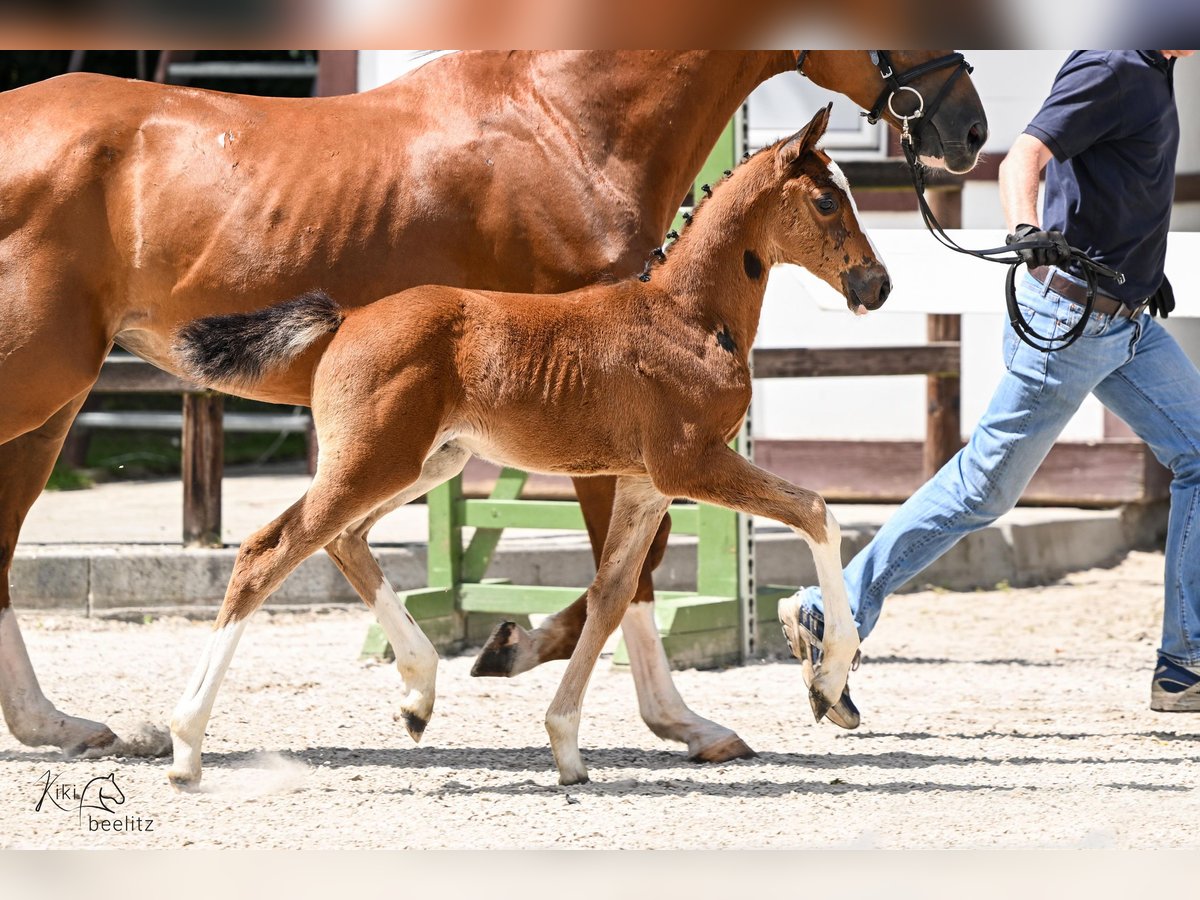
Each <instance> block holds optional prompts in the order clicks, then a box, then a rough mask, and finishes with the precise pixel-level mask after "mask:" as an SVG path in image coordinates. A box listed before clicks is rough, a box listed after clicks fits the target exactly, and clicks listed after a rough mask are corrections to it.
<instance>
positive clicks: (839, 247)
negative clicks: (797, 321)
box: [748, 104, 892, 315]
mask: <svg viewBox="0 0 1200 900" xmlns="http://www.w3.org/2000/svg"><path fill="white" fill-rule="evenodd" d="M831 106H832V104H831V105H830V106H827V107H825V108H824V109H823V110H821V111H820V112H818V113H817V114H816V115H815V116H814V117H813V119H812V121H811V122H809V123H808V125H806V126H805V127H804V128H802V129H801V130H800V131H798V132H797V133H796V134H794V135H792V137H790V138H787V139H786V140H782V141H780V142H779V143H777V144H775V145H774V146H773V147H769V148H767V149H766V150H765V151H763V153H762V154H760V156H761V157H762V158H761V159H758V160H754V161H752V162H753V163H754V164H756V165H757V166H758V167H761V172H760V175H759V177H762V178H766V179H768V181H769V180H771V179H773V180H774V183H773V184H768V196H769V195H770V193H771V192H773V193H774V194H775V196H776V199H774V202H771V201H770V200H769V201H768V202H766V203H761V204H759V209H760V210H761V215H762V216H763V222H762V223H761V225H762V228H763V232H764V236H765V237H766V239H767V240H769V241H770V242H771V243H772V244H773V245H774V252H773V253H772V256H773V261H774V262H785V263H795V264H797V265H800V266H803V267H804V268H806V269H808V270H809V271H810V272H812V273H813V274H814V275H816V276H817V277H818V278H820V279H821V280H822V281H825V282H826V283H828V284H829V285H831V286H832V287H834V288H835V289H837V290H838V291H840V292H841V293H842V296H844V297H845V298H846V305H847V306H849V308H850V309H851V310H852V311H853V312H855V313H856V314H858V315H863V314H865V313H866V311H867V310H869V309H878V308H879V307H880V306H882V305H883V301H885V300H886V299H887V297H888V293H889V292H890V291H891V289H892V282H891V279H890V278H889V277H888V273H887V269H886V268H884V265H883V263H882V262H880V260H879V258H878V257H877V256H876V255H875V247H874V245H873V244H872V243H871V241H870V239H869V238H868V237H867V236H866V234H864V233H863V230H862V227H861V226H860V225H859V223H858V210H857V209H856V208H855V206H854V200H853V198H852V197H851V196H850V185H849V184H847V183H846V178H845V176H844V175H843V174H842V171H841V169H839V168H838V166H837V163H835V162H834V161H833V160H831V159H830V158H829V156H828V155H827V154H826V153H825V152H824V151H823V150H818V149H817V146H816V144H817V141H818V140H819V139H820V138H821V136H822V135H823V134H824V133H825V128H826V126H827V125H828V124H829V111H830V109H831ZM748 165H749V164H748Z"/></svg>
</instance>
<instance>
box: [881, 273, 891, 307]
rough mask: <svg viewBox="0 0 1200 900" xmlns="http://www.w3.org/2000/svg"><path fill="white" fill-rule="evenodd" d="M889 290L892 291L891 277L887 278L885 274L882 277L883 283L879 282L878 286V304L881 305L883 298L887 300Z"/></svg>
mask: <svg viewBox="0 0 1200 900" xmlns="http://www.w3.org/2000/svg"><path fill="white" fill-rule="evenodd" d="M891 292H892V279H890V278H888V277H887V276H886V275H885V276H884V278H883V284H881V285H880V286H879V303H880V305H882V304H883V302H884V301H885V300H887V298H888V294H890V293H891Z"/></svg>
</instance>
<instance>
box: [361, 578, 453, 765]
mask: <svg viewBox="0 0 1200 900" xmlns="http://www.w3.org/2000/svg"><path fill="white" fill-rule="evenodd" d="M374 610H375V619H376V620H377V621H378V622H379V625H380V627H381V628H383V633H384V634H386V635H387V639H388V643H389V644H391V645H392V651H393V652H394V653H395V654H396V669H397V670H398V671H399V672H400V676H401V677H402V678H403V679H404V687H405V691H406V693H405V695H404V700H403V701H401V703H400V714H401V716H402V717H403V719H404V727H405V728H406V729H407V730H408V733H409V736H410V737H412V739H413V740H414V741H420V740H421V735H422V734H424V732H425V726H426V725H428V724H429V717H430V716H432V715H433V701H434V694H435V683H436V680H437V666H438V654H437V650H436V649H435V648H434V646H433V644H432V643H430V641H429V638H428V637H426V635H425V632H423V631H422V630H421V628H420V626H419V625H417V623H416V622H415V621H414V620H413V617H412V615H411V614H410V613H409V611H408V610H407V609H405V608H404V604H403V603H401V602H400V598H399V597H397V596H396V592H395V591H393V590H392V586H391V585H390V584H388V583H387V582H386V581H384V582H382V583H381V584H380V585H379V589H378V590H377V591H376V592H375V607H374Z"/></svg>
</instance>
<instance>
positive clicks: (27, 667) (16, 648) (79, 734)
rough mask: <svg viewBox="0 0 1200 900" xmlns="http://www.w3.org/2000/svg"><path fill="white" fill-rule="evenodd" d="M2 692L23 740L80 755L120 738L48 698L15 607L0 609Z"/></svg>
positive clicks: (106, 747) (6, 714) (13, 727)
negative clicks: (65, 713)
mask: <svg viewBox="0 0 1200 900" xmlns="http://www.w3.org/2000/svg"><path fill="white" fill-rule="evenodd" d="M0 692H2V697H0V699H2V701H3V702H2V703H0V706H3V708H4V719H5V721H6V722H7V723H8V729H9V731H11V732H12V734H13V737H15V738H16V739H17V740H18V741H20V742H21V743H22V744H27V745H29V746H31V747H39V746H44V745H46V744H50V745H53V746H55V747H60V748H61V749H62V750H63V751H64V752H65V753H66V754H67V755H68V756H79V755H81V754H87V753H97V752H100V751H104V750H111V748H112V747H113V746H114V745H115V744H116V742H117V736H116V735H115V734H113V732H112V731H111V730H110V729H109V728H108V726H107V725H103V724H101V723H100V722H91V721H89V720H87V719H79V718H76V717H75V716H68V715H64V714H63V713H61V712H59V711H58V710H57V709H55V707H54V704H53V703H51V702H50V701H49V700H47V699H46V695H45V694H43V693H42V688H41V686H40V685H39V684H38V680H37V675H36V674H34V671H33V664H32V663H31V662H30V661H29V652H28V651H27V650H26V649H25V639H24V638H22V637H21V628H20V626H19V625H18V624H17V616H16V613H14V612H13V610H12V608H11V607H5V608H4V609H0Z"/></svg>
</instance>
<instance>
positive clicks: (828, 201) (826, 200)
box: [817, 194, 838, 213]
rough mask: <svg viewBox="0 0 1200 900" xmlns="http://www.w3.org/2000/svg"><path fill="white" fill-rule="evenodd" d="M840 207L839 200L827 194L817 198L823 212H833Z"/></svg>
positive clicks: (819, 207)
mask: <svg viewBox="0 0 1200 900" xmlns="http://www.w3.org/2000/svg"><path fill="white" fill-rule="evenodd" d="M837 208H838V202H837V200H835V199H834V198H833V197H830V196H829V195H828V194H826V195H825V196H824V197H821V198H819V199H818V200H817V209H819V210H820V211H821V212H823V213H831V212H833V211H834V210H836V209H837Z"/></svg>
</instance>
